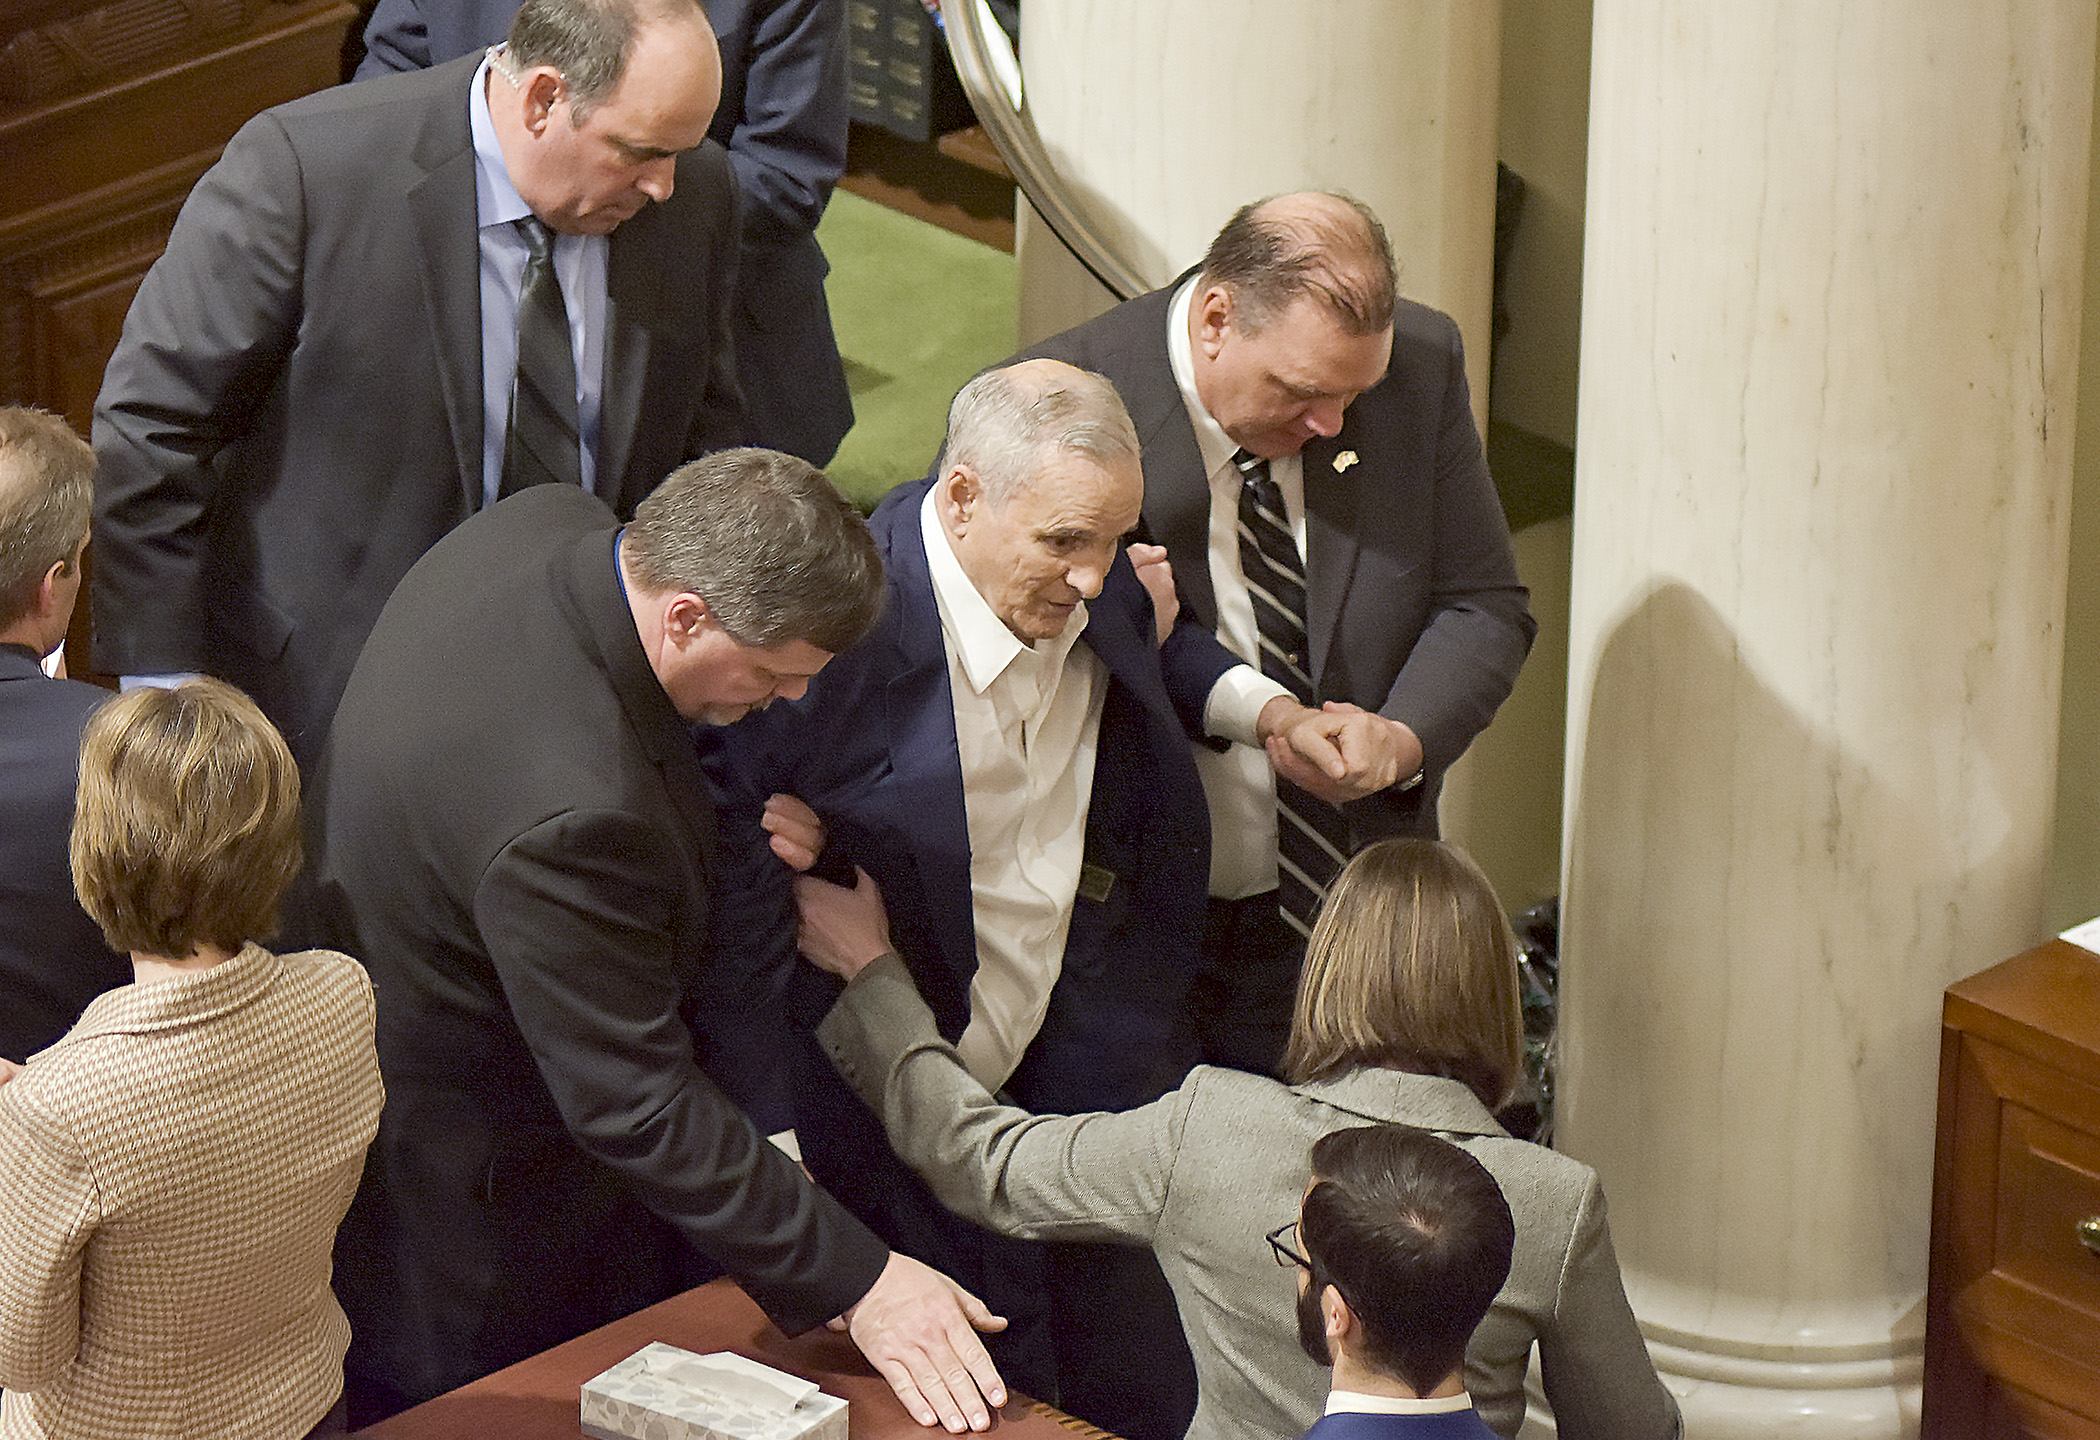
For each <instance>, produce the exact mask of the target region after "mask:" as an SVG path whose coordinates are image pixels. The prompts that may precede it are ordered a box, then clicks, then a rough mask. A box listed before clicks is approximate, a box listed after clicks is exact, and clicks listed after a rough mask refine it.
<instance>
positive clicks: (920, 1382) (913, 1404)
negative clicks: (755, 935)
mask: <svg viewBox="0 0 2100 1440" xmlns="http://www.w3.org/2000/svg"><path fill="white" fill-rule="evenodd" d="M862 879H863V880H865V879H866V877H865V876H863V877H862ZM805 883H808V882H805ZM815 883H818V884H821V883H822V882H821V881H818V882H815ZM831 888H832V889H834V890H836V889H838V887H837V886H835V885H834V886H832V887H831ZM842 893H844V892H842ZM839 1318H840V1319H841V1320H843V1321H844V1322H845V1325H846V1331H847V1333H848V1334H850V1335H852V1337H853V1343H854V1344H856V1345H858V1346H860V1353H861V1354H863V1355H865V1356H867V1357H868V1363H869V1364H871V1365H873V1366H874V1367H875V1369H876V1370H877V1371H878V1372H880V1373H881V1375H882V1378H883V1379H885V1380H887V1381H889V1382H890V1388H891V1389H892V1390H894V1391H896V1392H897V1398H898V1399H899V1400H901V1401H903V1402H904V1408H905V1409H906V1410H908V1411H910V1412H911V1417H912V1419H914V1420H916V1421H918V1422H919V1423H920V1424H921V1425H929V1426H930V1425H935V1424H938V1425H941V1426H943V1427H944V1428H946V1429H947V1430H949V1431H951V1432H953V1433H955V1434H960V1433H962V1431H963V1430H965V1429H970V1430H988V1429H990V1428H991V1424H992V1411H994V1410H996V1409H998V1408H999V1407H1000V1406H1001V1405H1004V1404H1005V1403H1006V1386H1005V1384H1004V1382H1002V1381H1001V1380H1000V1379H999V1371H998V1370H997V1368H996V1367H994V1366H993V1364H992V1357H991V1356H990V1355H988V1354H986V1353H985V1349H984V1344H983V1342H982V1341H980V1340H979V1339H978V1338H977V1331H979V1330H984V1331H994V1330H1004V1329H1005V1328H1006V1321H1005V1320H1003V1319H1002V1318H1000V1317H999V1316H997V1315H994V1314H993V1313H992V1312H991V1311H990V1310H988V1309H986V1308H985V1304H984V1302H983V1301H982V1300H979V1299H978V1298H977V1297H976V1296H975V1295H972V1294H971V1293H970V1292H969V1291H967V1290H965V1289H963V1288H962V1286H960V1285H958V1284H956V1283H955V1282H954V1281H953V1280H950V1279H949V1278H948V1277H947V1276H945V1275H943V1274H941V1272H940V1271H938V1270H935V1269H932V1268H930V1267H928V1266H926V1265H922V1264H920V1263H919V1262H918V1261H916V1260H914V1259H912V1258H911V1257H910V1256H909V1255H900V1254H898V1253H897V1252H896V1251H894V1250H893V1251H891V1252H890V1258H889V1263H887V1264H886V1265H884V1266H883V1267H882V1274H880V1275H879V1276H877V1277H876V1279H875V1284H874V1286H873V1287H872V1288H871V1289H869V1291H868V1293H867V1294H865V1295H863V1296H861V1297H860V1300H859V1301H858V1302H857V1303H856V1304H855V1305H854V1306H853V1308H852V1309H850V1310H848V1311H847V1312H846V1313H845V1314H844V1315H842V1316H840V1317H839Z"/></svg>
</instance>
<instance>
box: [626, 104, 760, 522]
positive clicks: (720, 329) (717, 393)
mask: <svg viewBox="0 0 2100 1440" xmlns="http://www.w3.org/2000/svg"><path fill="white" fill-rule="evenodd" d="M710 152H711V153H710ZM733 164H734V162H733V161H732V162H731V163H730V164H724V163H723V156H722V152H721V151H720V150H719V149H716V147H715V146H713V145H712V144H710V145H707V146H705V147H703V149H702V150H698V151H694V152H693V153H691V154H689V155H687V156H686V157H684V159H683V160H682V161H681V162H680V166H679V181H680V183H681V184H683V185H686V186H687V187H689V188H690V189H700V188H701V187H702V186H703V185H704V189H705V194H706V195H707V197H708V198H707V200H706V201H705V202H703V204H704V210H703V214H704V215H706V216H707V217H709V218H708V219H707V220H706V222H705V223H706V224H707V225H708V230H709V238H710V240H711V242H712V243H711V244H709V245H708V247H707V248H706V249H705V250H699V249H697V248H696V249H694V250H691V251H688V252H687V253H688V254H704V255H705V256H706V257H707V258H706V263H707V265H708V266H709V267H710V269H711V270H712V271H713V272H714V273H713V274H712V275H711V276H710V279H709V286H708V294H709V296H710V303H709V305H708V309H707V313H706V315H705V316H704V317H703V319H702V321H701V328H700V334H701V336H703V337H704V341H703V343H704V344H705V346H706V354H707V361H706V363H707V373H706V377H705V379H704V380H703V381H702V382H701V389H700V403H699V406H698V407H697V409H696V410H695V411H694V415H693V427H692V429H691V431H689V432H688V433H687V435H686V442H685V458H686V459H688V460H692V459H697V458H698V457H700V456H702V455H705V454H708V453H709V452H710V451H714V450H721V449H724V448H726V447H728V446H732V445H742V444H744V443H745V442H746V440H747V439H748V436H747V435H746V432H745V429H744V392H743V389H742V387H741V386H740V385H739V384H738V382H737V370H736V348H735V346H736V341H735V335H736V296H737V261H738V245H737V239H736V237H737V236H738V234H739V233H740V227H741V225H742V224H743V217H744V216H745V214H746V212H747V211H748V210H749V208H750V202H749V201H747V200H746V199H744V197H743V196H742V194H741V193H739V191H738V189H737V187H736V185H735V184H734V183H732V180H731V174H732V173H733ZM702 167H705V168H704V169H703V168H702ZM702 175H705V176H706V178H705V180H704V181H702V180H701V176H702ZM673 203H677V202H676V200H675V197H674V202H673ZM687 203H688V204H690V203H691V202H690V198H689V199H688V201H687ZM641 423H642V424H644V425H646V424H648V423H649V415H648V411H647V410H644V411H643V412H642V416H641ZM663 478H664V477H663V476H662V475H651V476H649V477H647V480H648V488H649V489H654V488H655V487H656V484H657V482H659V481H661V480H662V479H663Z"/></svg>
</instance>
